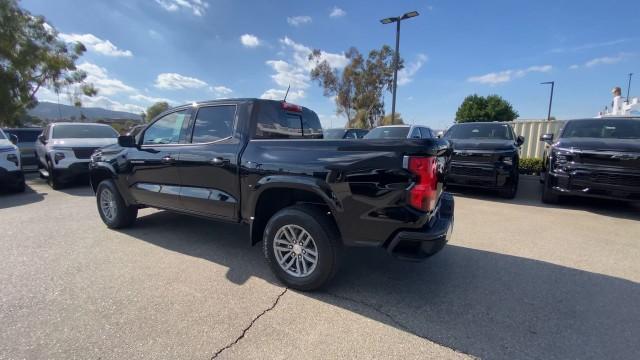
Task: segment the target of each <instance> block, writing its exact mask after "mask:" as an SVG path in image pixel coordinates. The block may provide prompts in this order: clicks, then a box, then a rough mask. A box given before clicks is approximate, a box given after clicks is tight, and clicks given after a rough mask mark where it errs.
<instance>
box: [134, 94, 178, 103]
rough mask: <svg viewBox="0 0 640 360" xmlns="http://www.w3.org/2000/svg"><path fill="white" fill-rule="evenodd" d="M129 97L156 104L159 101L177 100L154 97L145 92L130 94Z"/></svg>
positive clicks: (170, 101) (169, 101)
mask: <svg viewBox="0 0 640 360" xmlns="http://www.w3.org/2000/svg"><path fill="white" fill-rule="evenodd" d="M129 99H131V100H135V101H138V102H142V103H148V104H154V103H157V102H166V103H169V104H175V101H173V100H170V99H167V98H160V97H153V96H147V95H143V94H136V95H131V96H129Z"/></svg>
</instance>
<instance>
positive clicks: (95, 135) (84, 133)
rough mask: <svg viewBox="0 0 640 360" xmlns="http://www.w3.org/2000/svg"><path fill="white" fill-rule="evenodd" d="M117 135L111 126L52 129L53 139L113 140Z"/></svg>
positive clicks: (58, 126)
mask: <svg viewBox="0 0 640 360" xmlns="http://www.w3.org/2000/svg"><path fill="white" fill-rule="evenodd" d="M116 137H118V133H116V131H115V130H114V129H113V128H112V127H111V126H97V125H80V124H78V125H56V126H54V127H53V136H52V138H53V139H100V138H107V139H113V138H116Z"/></svg>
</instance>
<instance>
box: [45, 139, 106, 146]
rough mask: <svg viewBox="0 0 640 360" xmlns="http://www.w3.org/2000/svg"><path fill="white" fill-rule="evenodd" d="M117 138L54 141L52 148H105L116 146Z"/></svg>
mask: <svg viewBox="0 0 640 360" xmlns="http://www.w3.org/2000/svg"><path fill="white" fill-rule="evenodd" d="M117 142H118V139H116V138H95V139H53V140H52V141H51V142H50V144H51V145H52V146H65V147H103V146H107V145H112V144H116V143H117Z"/></svg>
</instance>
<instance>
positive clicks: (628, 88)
mask: <svg viewBox="0 0 640 360" xmlns="http://www.w3.org/2000/svg"><path fill="white" fill-rule="evenodd" d="M632 76H633V73H629V84H628V85H627V104H628V103H629V91H631V77H632Z"/></svg>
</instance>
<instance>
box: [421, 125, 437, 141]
mask: <svg viewBox="0 0 640 360" xmlns="http://www.w3.org/2000/svg"><path fill="white" fill-rule="evenodd" d="M420 134H421V135H422V138H423V139H431V138H433V137H434V136H433V133H432V132H431V129H429V128H424V127H423V128H420Z"/></svg>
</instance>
